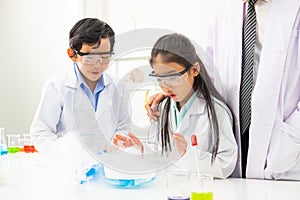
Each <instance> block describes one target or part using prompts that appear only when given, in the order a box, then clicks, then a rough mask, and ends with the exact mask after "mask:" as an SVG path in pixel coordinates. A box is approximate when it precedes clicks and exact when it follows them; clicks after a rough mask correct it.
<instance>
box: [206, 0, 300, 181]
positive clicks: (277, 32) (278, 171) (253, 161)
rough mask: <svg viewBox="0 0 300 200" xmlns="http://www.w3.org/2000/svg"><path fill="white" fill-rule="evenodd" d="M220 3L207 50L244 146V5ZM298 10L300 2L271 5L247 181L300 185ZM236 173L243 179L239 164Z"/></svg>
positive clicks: (229, 0)
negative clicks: (241, 99) (241, 126)
mask: <svg viewBox="0 0 300 200" xmlns="http://www.w3.org/2000/svg"><path fill="white" fill-rule="evenodd" d="M222 3H224V4H221V6H220V8H221V9H219V10H218V12H217V16H216V19H215V21H214V22H213V23H212V24H211V27H210V32H209V34H208V46H207V51H208V53H209V54H210V56H211V57H212V59H213V61H214V63H215V65H216V69H215V71H218V72H219V74H220V76H221V79H222V81H223V84H224V87H225V91H226V93H225V94H224V96H225V98H226V100H227V103H228V104H229V106H230V107H231V109H232V110H233V112H234V114H235V116H236V119H237V121H236V125H237V126H236V138H237V140H238V141H240V134H239V92H240V81H241V57H242V56H241V55H242V23H243V2H242V1H239V0H225V1H224V2H222ZM299 9H300V1H299V0H285V1H282V0H272V4H271V7H270V10H269V16H268V21H267V24H266V27H265V36H264V41H263V47H262V51H261V55H260V63H259V71H258V77H257V80H256V85H255V88H254V91H253V95H252V102H251V103H252V119H251V126H250V133H249V151H248V162H247V173H246V176H247V177H248V178H259V179H291V180H300V102H299V101H300V41H299V40H300V33H299V29H300V10H299ZM209 71H212V70H209ZM234 174H235V176H241V173H240V159H239V162H238V165H237V168H236V170H235V173H234Z"/></svg>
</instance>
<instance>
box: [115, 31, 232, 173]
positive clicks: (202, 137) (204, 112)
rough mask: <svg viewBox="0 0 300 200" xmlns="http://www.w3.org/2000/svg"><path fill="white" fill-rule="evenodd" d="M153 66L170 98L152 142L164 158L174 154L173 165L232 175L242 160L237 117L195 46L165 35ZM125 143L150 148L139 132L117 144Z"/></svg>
mask: <svg viewBox="0 0 300 200" xmlns="http://www.w3.org/2000/svg"><path fill="white" fill-rule="evenodd" d="M150 64H151V66H152V68H153V72H152V73H151V74H150V76H152V77H154V78H155V79H156V81H157V82H158V84H159V86H160V87H161V89H162V90H163V92H164V94H165V95H166V96H167V97H166V98H165V100H164V101H163V102H162V103H161V104H160V105H159V108H158V109H159V111H160V112H161V117H160V119H159V120H158V122H156V124H157V127H156V128H157V129H156V131H155V133H156V134H155V135H153V134H150V135H149V138H148V140H149V141H153V140H154V141H156V142H157V143H158V144H159V146H160V147H161V150H162V154H163V155H167V156H168V157H172V156H171V155H173V158H175V159H171V161H175V162H174V164H175V165H176V166H177V167H180V168H187V169H191V170H193V171H198V170H200V171H201V172H206V173H210V174H212V175H213V176H214V177H217V178H226V177H228V176H229V175H231V173H232V172H233V170H234V168H235V165H236V161H237V144H236V141H235V138H234V134H233V118H232V115H231V112H230V110H229V108H228V107H227V106H226V104H225V102H224V100H223V98H222V97H221V96H220V94H219V93H218V91H217V90H216V89H215V87H214V86H213V84H212V81H211V80H210V78H209V76H208V74H207V72H206V69H205V67H204V65H203V62H202V61H201V59H200V58H199V56H198V55H197V54H196V50H195V48H194V46H193V45H192V43H191V42H190V41H189V39H188V38H186V37H185V36H183V35H180V34H170V35H165V36H163V37H161V38H160V39H159V40H158V41H157V42H156V44H155V45H154V47H153V49H152V52H151V59H150ZM152 130H153V129H152ZM193 134H195V135H196V136H197V138H198V143H199V145H198V148H199V151H198V163H199V167H200V169H197V168H198V167H197V164H196V162H195V156H194V153H195V152H193V151H192V150H191V148H190V147H191V139H190V138H191V136H192V135H193ZM120 140H121V141H122V142H123V145H124V146H132V145H134V144H135V145H138V146H139V147H141V149H144V148H143V146H142V144H141V142H140V141H139V140H138V139H137V138H136V137H135V136H134V135H133V134H129V135H128V137H126V136H121V135H116V136H115V138H114V143H115V144H120ZM174 155H179V157H174ZM178 158H179V159H178Z"/></svg>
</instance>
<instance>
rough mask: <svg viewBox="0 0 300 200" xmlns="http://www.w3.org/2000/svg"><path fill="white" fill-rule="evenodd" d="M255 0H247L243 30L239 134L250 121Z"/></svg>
mask: <svg viewBox="0 0 300 200" xmlns="http://www.w3.org/2000/svg"><path fill="white" fill-rule="evenodd" d="M256 1H257V0H249V1H248V8H247V16H246V19H245V23H244V30H243V54H242V78H241V87H240V124H241V134H243V133H244V132H245V130H246V129H247V127H248V126H249V125H250V121H251V95H252V90H253V63H254V46H255V34H256V13H255V8H254V4H255V3H256Z"/></svg>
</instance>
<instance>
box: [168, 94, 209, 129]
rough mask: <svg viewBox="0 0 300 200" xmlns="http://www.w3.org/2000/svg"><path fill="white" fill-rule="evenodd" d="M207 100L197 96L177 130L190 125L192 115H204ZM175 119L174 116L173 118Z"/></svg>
mask: <svg viewBox="0 0 300 200" xmlns="http://www.w3.org/2000/svg"><path fill="white" fill-rule="evenodd" d="M205 107H206V102H205V100H204V99H202V98H199V97H196V99H195V100H194V102H193V104H192V106H191V107H190V108H189V110H188V111H187V113H186V114H185V116H184V117H183V119H182V121H181V123H180V124H179V126H178V127H177V129H176V131H179V130H180V131H184V130H185V129H186V128H188V127H189V126H190V124H189V123H190V117H191V116H192V115H199V116H200V115H202V114H203V113H204V111H205ZM172 119H173V118H172Z"/></svg>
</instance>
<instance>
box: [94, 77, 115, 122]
mask: <svg viewBox="0 0 300 200" xmlns="http://www.w3.org/2000/svg"><path fill="white" fill-rule="evenodd" d="M103 78H104V84H105V88H104V90H103V91H102V92H101V93H100V94H99V97H98V108H97V111H96V119H97V120H98V119H101V118H102V117H103V116H104V112H105V111H106V110H107V109H109V108H112V101H113V98H114V92H116V91H115V90H114V85H113V82H112V79H111V78H110V77H108V76H107V75H106V74H103ZM116 106H118V105H116ZM105 116H107V115H105ZM115 117H117V116H115Z"/></svg>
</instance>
